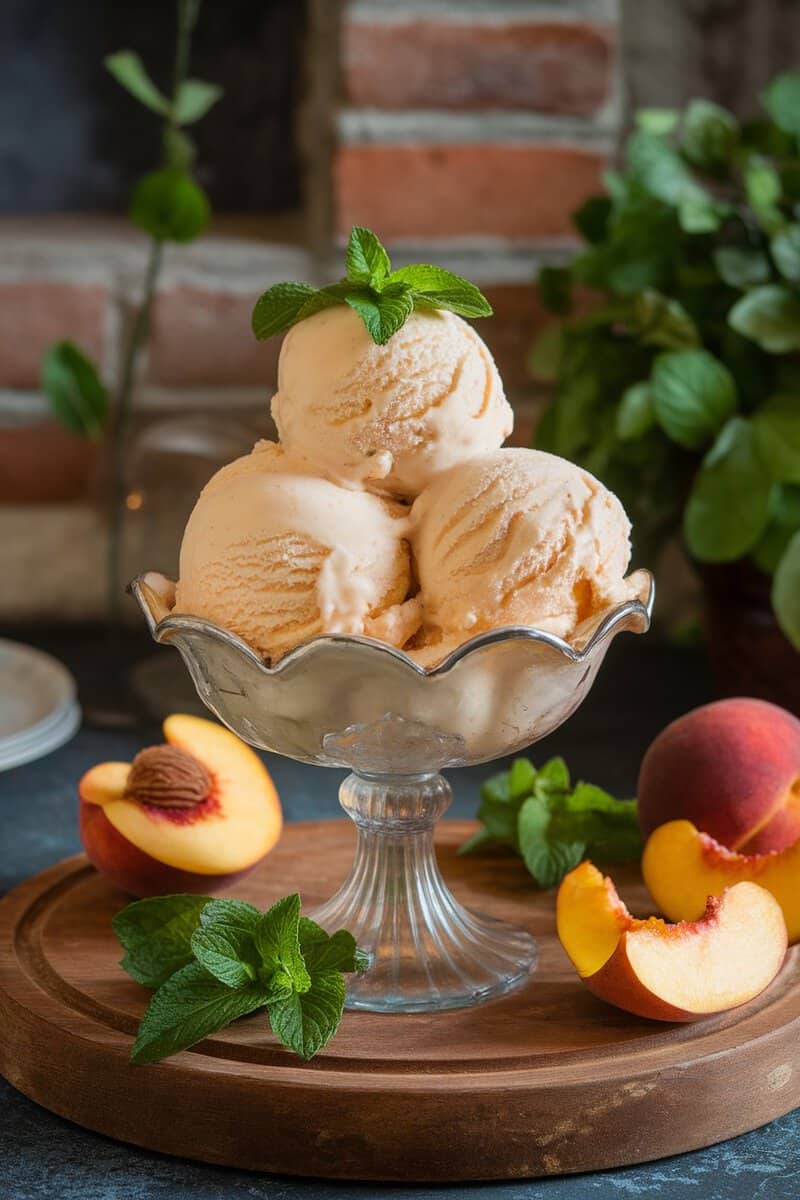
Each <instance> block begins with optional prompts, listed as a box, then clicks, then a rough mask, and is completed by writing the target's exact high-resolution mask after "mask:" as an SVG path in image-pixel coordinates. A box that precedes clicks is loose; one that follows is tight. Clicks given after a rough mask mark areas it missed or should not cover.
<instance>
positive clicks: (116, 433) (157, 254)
mask: <svg viewBox="0 0 800 1200" xmlns="http://www.w3.org/2000/svg"><path fill="white" fill-rule="evenodd" d="M163 249H164V243H163V242H162V241H160V240H159V239H156V238H153V239H152V241H151V242H150V253H149V256H148V259H147V268H146V271H145V277H144V285H143V288H142V299H141V302H140V304H139V307H138V309H137V310H136V314H135V316H134V318H133V323H132V325H131V330H130V335H129V337H128V343H127V346H126V348H125V357H124V358H123V360H122V368H121V372H120V381H119V390H118V391H117V397H116V407H115V417H114V428H113V431H112V439H111V440H112V445H111V512H110V522H109V534H108V613H109V621H110V624H111V626H112V628H115V627H116V626H117V625H118V624H119V619H120V610H121V605H120V602H121V599H122V595H121V592H120V578H119V576H120V559H121V551H122V525H123V521H124V517H125V499H126V490H127V489H126V480H125V452H126V450H127V446H128V437H129V434H130V427H131V418H132V416H133V388H134V384H135V382H136V365H137V361H138V358H139V352H140V350H141V348H142V346H143V345H144V343H145V341H146V340H147V334H148V331H149V328H150V314H151V312H152V308H153V300H154V298H155V293H156V287H157V285H158V275H159V272H160V270H161V260H162V256H163Z"/></svg>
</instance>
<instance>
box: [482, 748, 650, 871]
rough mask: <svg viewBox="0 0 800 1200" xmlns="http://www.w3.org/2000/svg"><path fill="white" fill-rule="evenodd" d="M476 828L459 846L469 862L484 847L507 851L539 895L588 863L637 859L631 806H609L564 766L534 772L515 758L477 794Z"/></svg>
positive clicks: (555, 763)
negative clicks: (588, 859)
mask: <svg viewBox="0 0 800 1200" xmlns="http://www.w3.org/2000/svg"><path fill="white" fill-rule="evenodd" d="M478 819H479V820H480V821H481V822H482V823H483V828H482V829H479V830H478V831H477V832H476V833H475V834H473V836H472V837H471V838H469V839H468V840H467V841H466V842H464V844H463V845H462V846H461V848H460V851H459V853H460V854H470V853H472V852H474V851H476V850H480V849H483V848H484V847H487V846H497V845H501V846H510V847H511V849H512V850H514V851H515V852H516V853H517V854H519V855H520V856H521V857H522V858H523V859H524V861H525V865H526V867H527V868H528V870H529V871H530V873H531V875H532V876H533V878H534V879H535V880H536V882H537V883H538V884H539V886H540V887H543V888H550V887H555V885H556V884H557V883H560V882H561V880H562V879H563V878H564V876H565V875H566V874H567V873H568V872H569V871H571V870H572V868H573V867H575V866H577V865H578V863H579V862H581V861H582V860H583V859H584V858H586V857H587V856H591V857H592V858H597V859H598V860H599V861H601V862H625V861H627V860H628V859H632V858H637V857H638V855H639V854H640V853H641V849H642V846H641V839H640V836H639V823H638V820H637V815H636V801H635V800H616V799H615V798H614V797H613V796H611V795H609V793H608V792H605V791H603V789H602V788H599V787H597V786H596V785H595V784H593V783H578V784H575V785H574V786H573V785H572V783H571V781H570V775H569V771H568V769H567V765H566V763H565V762H564V760H563V758H551V759H550V760H549V761H548V762H546V763H545V764H544V766H543V767H541V768H540V769H539V770H538V771H537V769H536V768H535V767H534V765H533V763H532V762H531V761H530V760H529V759H527V758H518V759H515V761H514V762H513V763H512V764H511V767H510V768H509V770H507V771H501V772H500V773H499V774H498V775H493V776H492V777H491V778H490V779H487V780H486V782H485V783H484V785H483V787H482V788H481V804H480V807H479V809H478Z"/></svg>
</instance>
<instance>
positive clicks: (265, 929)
mask: <svg viewBox="0 0 800 1200" xmlns="http://www.w3.org/2000/svg"><path fill="white" fill-rule="evenodd" d="M114 932H115V933H116V935H117V937H118V938H119V940H120V942H121V943H122V945H123V947H124V948H125V951H126V953H125V957H124V958H123V959H122V962H121V964H120V965H121V966H122V967H123V968H124V969H125V970H126V971H127V972H128V974H129V975H131V976H132V977H133V978H134V979H135V980H136V981H137V982H138V983H142V984H144V986H145V987H150V988H154V989H156V991H155V994H154V996H153V998H152V1000H151V1001H150V1004H149V1006H148V1009H147V1012H146V1013H145V1015H144V1018H143V1020H142V1023H141V1025H140V1027H139V1032H138V1034H137V1037H136V1042H135V1044H134V1047H133V1050H132V1052H131V1061H132V1062H135V1063H150V1062H158V1061H159V1060H160V1059H162V1058H166V1057H167V1056H168V1055H170V1054H176V1053H177V1052H178V1051H179V1050H185V1049H187V1047H189V1046H193V1045H194V1044H195V1043H196V1042H199V1041H202V1039H203V1038H205V1037H209V1036H210V1035H211V1034H213V1033H217V1032H218V1031H219V1030H220V1029H223V1028H224V1027H225V1026H226V1025H229V1024H230V1023H231V1022H232V1021H235V1020H237V1019H238V1018H239V1017H243V1016H246V1015H247V1014H248V1013H252V1012H256V1011H258V1010H259V1009H265V1010H266V1012H267V1015H268V1017H269V1021H270V1025H271V1026H272V1029H273V1032H274V1033H275V1035H276V1036H277V1037H278V1038H279V1039H280V1040H281V1041H282V1042H283V1044H284V1045H286V1046H288V1047H289V1049H291V1050H293V1051H294V1052H295V1054H298V1055H299V1056H300V1057H301V1058H304V1059H307V1058H311V1057H312V1056H313V1055H314V1054H316V1053H317V1052H318V1051H319V1050H321V1049H322V1048H323V1047H324V1046H326V1045H327V1044H328V1042H329V1041H330V1040H331V1038H332V1037H333V1035H334V1034H335V1033H336V1030H337V1029H338V1028H339V1023H340V1021H341V1019H342V1012H343V1010H344V997H345V983H344V976H345V974H347V973H349V972H352V971H363V970H366V968H367V966H368V959H367V957H366V955H364V954H363V952H361V951H359V950H358V948H357V946H356V943H355V939H354V938H353V936H352V934H350V933H348V932H347V931H346V930H344V929H340V930H339V931H338V932H337V933H334V934H333V935H330V934H328V933H326V932H325V930H324V929H322V928H321V926H319V925H317V924H316V923H315V922H314V921H312V920H310V919H309V918H308V917H303V916H301V912H300V897H299V896H298V895H296V894H295V895H291V896H287V897H285V898H284V899H283V900H279V901H278V902H277V903H276V904H273V906H272V907H271V908H270V909H268V910H267V912H264V913H262V912H261V911H260V910H259V909H257V908H255V907H254V906H253V905H252V904H246V903H245V902H244V901H241V900H212V899H211V898H210V897H208V896H161V897H158V898H155V899H148V900H137V901H136V902H135V903H133V904H129V905H128V907H127V908H125V909H123V910H122V912H120V913H118V914H117V916H116V917H115V918H114Z"/></svg>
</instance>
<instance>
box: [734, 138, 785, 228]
mask: <svg viewBox="0 0 800 1200" xmlns="http://www.w3.org/2000/svg"><path fill="white" fill-rule="evenodd" d="M744 190H745V193H746V195H747V202H748V204H749V205H750V207H751V208H752V210H753V212H754V214H755V216H756V218H757V219H758V222H759V224H760V225H761V227H762V228H763V229H764V230H765V231H766V232H767V233H776V232H777V231H778V230H779V229H780V228H781V227H782V225H783V224H784V217H783V213H782V212H781V210H780V208H779V207H778V201H779V200H780V198H781V192H782V187H781V177H780V175H779V174H778V172H777V171H776V170H775V168H774V167H773V165H772V163H770V162H768V161H767V160H766V159H764V158H761V157H760V156H759V155H757V154H754V155H751V157H750V158H749V159H748V161H747V163H746V165H745V168H744Z"/></svg>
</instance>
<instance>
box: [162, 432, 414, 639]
mask: <svg viewBox="0 0 800 1200" xmlns="http://www.w3.org/2000/svg"><path fill="white" fill-rule="evenodd" d="M407 512H408V510H407V509H404V508H403V507H402V506H400V505H398V504H395V503H393V502H391V501H389V500H385V499H382V498H380V497H378V496H373V495H371V494H370V493H369V492H359V491H348V490H346V489H344V488H341V487H337V486H336V485H335V484H333V483H331V482H329V481H328V480H326V479H321V478H317V477H315V476H313V475H310V474H308V473H307V472H306V471H305V469H304V468H303V466H302V465H301V464H299V463H297V462H296V461H294V460H293V459H292V458H291V457H290V456H289V455H287V454H286V453H284V451H283V450H282V449H281V447H280V446H276V445H274V444H273V443H269V442H262V443H259V444H258V445H257V446H256V448H255V450H254V451H253V452H252V454H249V455H246V456H245V457H244V458H240V459H237V460H236V462H233V463H231V464H229V465H228V466H227V467H223V468H222V470H221V471H219V472H218V473H217V474H216V475H215V476H214V477H213V478H212V479H211V480H210V481H209V483H208V484H207V485H206V487H205V488H204V489H203V491H202V492H201V494H200V498H199V500H198V501H197V504H196V506H195V508H194V511H193V512H192V514H191V516H190V518H189V521H188V523H187V526H186V530H185V533H184V537H183V544H182V546H181V554H180V578H179V581H178V585H177V590H176V601H175V609H174V611H175V612H181V613H187V614H191V615H193V616H199V617H204V618H205V619H207V620H210V621H214V622H216V623H217V624H218V625H221V626H223V627H224V628H225V629H229V630H231V631H232V632H233V633H236V634H238V635H239V636H240V637H241V638H243V639H244V640H245V641H246V642H247V643H248V644H249V645H251V646H252V647H253V648H254V649H255V650H256V651H257V652H258V653H260V654H262V655H264V656H265V657H267V658H269V659H270V660H272V661H275V660H276V659H278V658H280V657H281V656H282V655H283V654H285V653H286V651H287V650H290V649H291V648H292V647H293V646H296V645H298V644H299V643H300V642H303V641H306V640H307V639H308V638H311V637H315V636H316V635H318V634H323V633H350V634H366V635H367V636H374V637H377V638H380V639H381V640H383V641H388V642H389V643H390V644H392V645H397V646H400V645H402V644H403V643H404V642H405V641H406V640H407V639H408V637H409V636H410V635H411V634H412V633H413V632H414V630H415V629H416V628H417V626H418V625H419V615H418V601H415V600H410V601H408V602H406V603H404V601H405V598H406V595H407V593H408V591H409V586H410V582H411V561H410V553H409V545H408V540H407V535H408V517H407Z"/></svg>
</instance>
